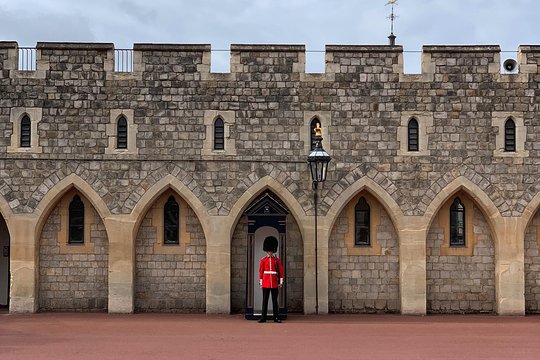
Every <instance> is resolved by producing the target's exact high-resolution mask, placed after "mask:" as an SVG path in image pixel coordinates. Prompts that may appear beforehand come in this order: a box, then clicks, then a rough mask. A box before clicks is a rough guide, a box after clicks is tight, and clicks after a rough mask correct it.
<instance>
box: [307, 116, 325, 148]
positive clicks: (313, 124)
mask: <svg viewBox="0 0 540 360" xmlns="http://www.w3.org/2000/svg"><path fill="white" fill-rule="evenodd" d="M317 124H319V127H322V126H321V121H320V120H319V118H314V119H313V120H311V124H310V125H309V130H310V131H309V142H310V144H311V145H310V150H313V149H315V145H316V144H317V140H316V139H315V128H316V127H317Z"/></svg>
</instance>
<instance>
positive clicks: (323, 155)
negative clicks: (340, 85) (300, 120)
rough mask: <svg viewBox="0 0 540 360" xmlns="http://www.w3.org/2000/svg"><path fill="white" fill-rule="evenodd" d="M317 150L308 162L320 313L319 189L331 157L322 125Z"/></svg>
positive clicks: (312, 152) (319, 127) (317, 297)
mask: <svg viewBox="0 0 540 360" xmlns="http://www.w3.org/2000/svg"><path fill="white" fill-rule="evenodd" d="M314 130H315V148H314V149H313V150H312V151H311V153H310V154H309V156H308V158H307V160H308V163H309V170H310V173H311V181H312V189H313V205H314V206H315V313H317V314H318V313H319V269H318V263H319V261H318V251H317V245H318V244H317V242H318V241H317V200H318V196H317V187H318V185H319V183H321V185H322V183H324V181H325V180H326V173H327V170H328V163H329V162H330V159H331V158H330V155H328V153H327V152H326V151H325V150H324V149H323V147H322V140H323V138H322V129H321V125H320V124H317V126H316V127H315V129H314Z"/></svg>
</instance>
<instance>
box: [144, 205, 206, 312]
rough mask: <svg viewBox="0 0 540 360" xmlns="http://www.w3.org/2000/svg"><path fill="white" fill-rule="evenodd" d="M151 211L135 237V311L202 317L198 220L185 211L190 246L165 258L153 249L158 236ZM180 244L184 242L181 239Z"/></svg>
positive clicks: (202, 259)
mask: <svg viewBox="0 0 540 360" xmlns="http://www.w3.org/2000/svg"><path fill="white" fill-rule="evenodd" d="M160 210H161V209H158V210H157V211H160ZM152 211H153V209H151V210H150V211H149V212H148V213H147V214H146V217H145V218H144V220H143V222H142V224H141V226H140V228H139V232H138V234H137V240H136V247H135V268H136V270H135V311H140V312H149V311H150V312H183V313H204V312H205V309H206V287H205V284H206V242H205V238H204V233H203V230H202V227H201V224H200V222H199V220H198V219H197V216H196V215H195V213H194V212H193V210H192V209H191V208H189V207H188V210H187V214H186V215H185V216H186V232H187V233H189V236H190V242H189V244H186V248H185V253H184V254H165V253H159V252H158V251H156V250H155V248H154V246H155V244H156V241H157V236H156V228H155V224H152V215H151V213H152ZM161 211H162V210H161ZM182 241H185V239H182V238H180V242H182ZM169 246H175V245H169Z"/></svg>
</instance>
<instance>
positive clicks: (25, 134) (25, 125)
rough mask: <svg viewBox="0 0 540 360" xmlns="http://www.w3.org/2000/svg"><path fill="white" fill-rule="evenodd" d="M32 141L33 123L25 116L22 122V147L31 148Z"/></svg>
mask: <svg viewBox="0 0 540 360" xmlns="http://www.w3.org/2000/svg"><path fill="white" fill-rule="evenodd" d="M31 141H32V122H31V121H30V118H29V117H28V115H24V116H23V118H22V120H21V147H22V148H29V147H30V146H31Z"/></svg>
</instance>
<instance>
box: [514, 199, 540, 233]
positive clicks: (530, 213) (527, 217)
mask: <svg viewBox="0 0 540 360" xmlns="http://www.w3.org/2000/svg"><path fill="white" fill-rule="evenodd" d="M529 190H530V189H529ZM539 209H540V192H537V193H536V195H535V196H534V197H533V198H532V199H531V201H529V203H528V204H527V206H526V207H525V209H524V210H523V213H522V214H521V216H520V217H519V221H520V227H521V231H522V232H523V233H525V231H527V228H528V227H529V225H530V224H531V221H532V220H533V218H534V216H535V215H536V213H537V212H538V210H539Z"/></svg>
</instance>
